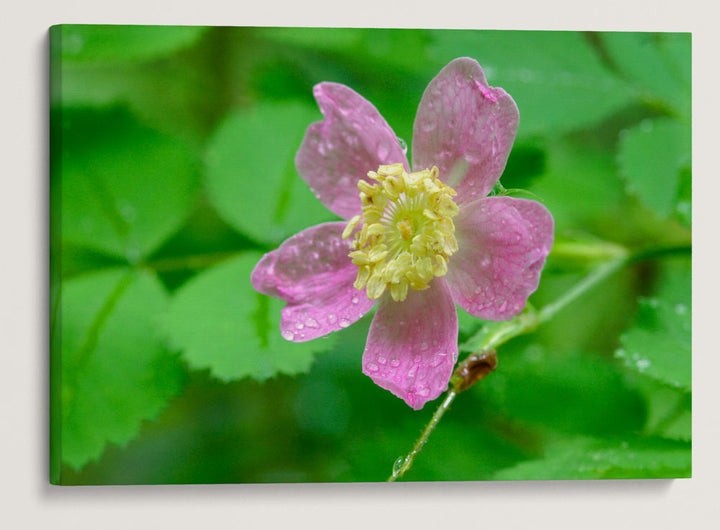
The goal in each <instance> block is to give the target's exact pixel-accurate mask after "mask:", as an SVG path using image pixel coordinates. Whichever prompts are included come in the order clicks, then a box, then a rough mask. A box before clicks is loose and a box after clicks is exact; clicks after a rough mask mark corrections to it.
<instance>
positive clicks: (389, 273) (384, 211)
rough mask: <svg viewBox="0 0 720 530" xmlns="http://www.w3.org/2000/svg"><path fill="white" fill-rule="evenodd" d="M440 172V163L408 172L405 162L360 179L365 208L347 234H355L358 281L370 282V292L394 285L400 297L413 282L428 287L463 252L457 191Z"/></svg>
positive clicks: (374, 295)
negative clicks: (459, 241) (457, 219)
mask: <svg viewBox="0 0 720 530" xmlns="http://www.w3.org/2000/svg"><path fill="white" fill-rule="evenodd" d="M438 174H439V172H438V169H437V167H433V168H432V169H425V170H423V171H417V172H414V173H407V172H406V171H405V168H404V167H403V165H402V164H392V165H387V166H380V167H379V168H378V170H377V172H376V171H370V172H368V174H367V177H368V179H369V180H360V181H359V182H358V189H359V190H360V201H361V204H362V214H361V215H357V216H355V217H353V218H352V219H350V221H349V222H348V224H347V226H346V227H345V230H344V231H343V234H342V236H343V238H344V239H347V238H349V237H350V236H351V235H352V234H353V233H354V234H355V236H354V239H353V241H352V243H351V247H352V249H353V250H352V251H351V252H350V254H349V256H350V258H352V261H353V263H354V264H355V265H357V266H358V273H357V279H356V280H355V283H354V286H355V288H356V289H363V288H365V292H366V294H367V296H368V298H370V299H377V298H380V297H381V296H382V295H383V293H385V291H389V293H390V296H392V298H393V300H396V301H398V302H400V301H403V300H405V299H406V298H407V294H408V288H412V289H416V290H421V289H427V288H428V287H429V286H430V282H431V281H432V279H433V278H435V277H438V276H445V274H447V269H448V260H449V258H450V256H452V255H453V254H454V253H455V252H457V241H456V239H455V225H454V224H453V221H452V218H453V217H455V215H457V213H458V207H457V204H455V201H453V199H452V197H454V196H455V195H457V193H456V192H455V190H454V189H452V188H451V187H450V186H448V185H446V184H444V183H443V182H442V181H441V180H440V179H439V178H438ZM372 181H375V183H372ZM361 223H362V228H360V229H359V230H357V228H358V227H359V226H360V224H361Z"/></svg>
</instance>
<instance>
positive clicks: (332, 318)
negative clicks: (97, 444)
mask: <svg viewBox="0 0 720 530" xmlns="http://www.w3.org/2000/svg"><path fill="white" fill-rule="evenodd" d="M327 318H328V322H330V323H331V324H334V323H335V322H337V316H336V315H335V313H330V314H329V315H328V317H327Z"/></svg>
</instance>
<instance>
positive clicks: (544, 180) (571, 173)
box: [501, 135, 624, 237]
mask: <svg viewBox="0 0 720 530" xmlns="http://www.w3.org/2000/svg"><path fill="white" fill-rule="evenodd" d="M546 153H547V156H546V160H545V163H544V170H545V171H544V172H543V174H542V175H541V176H540V177H539V178H536V179H535V180H533V181H532V182H531V184H530V186H529V189H530V191H532V192H533V193H535V194H536V195H537V196H538V197H540V198H542V200H543V204H544V205H545V206H546V207H547V208H548V209H549V210H550V211H551V212H552V214H553V217H554V219H555V226H556V232H557V233H562V232H563V231H565V230H568V229H571V230H574V231H576V230H577V229H578V228H585V229H592V233H594V234H596V235H598V236H599V237H603V234H602V233H598V225H599V228H601V229H602V228H604V229H605V230H607V231H608V232H609V234H608V235H613V236H615V235H616V234H617V230H616V226H615V224H617V223H622V222H623V220H622V219H621V218H620V216H619V215H618V214H619V212H620V211H621V210H620V208H621V206H622V203H623V197H624V187H623V182H622V179H620V178H619V177H618V175H617V168H616V167H615V165H614V164H613V160H612V158H611V157H609V156H608V152H607V150H606V149H605V148H604V147H603V146H598V145H596V144H594V143H593V140H592V139H588V138H587V137H582V136H580V135H568V136H566V137H564V138H559V139H551V140H549V141H547V145H546ZM501 182H504V181H503V180H501ZM506 187H508V186H506Z"/></svg>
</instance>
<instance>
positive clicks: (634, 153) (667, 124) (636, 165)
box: [618, 118, 690, 218]
mask: <svg viewBox="0 0 720 530" xmlns="http://www.w3.org/2000/svg"><path fill="white" fill-rule="evenodd" d="M618 165H619V166H620V172H621V174H622V176H623V177H624V178H625V181H626V185H627V189H628V191H629V192H630V193H632V194H634V195H637V196H638V197H639V198H640V200H642V202H643V203H645V204H646V205H647V206H649V207H650V208H652V210H653V211H654V212H655V213H656V214H657V215H658V216H659V217H662V218H664V217H667V216H669V215H670V213H671V212H672V211H673V209H674V208H676V205H677V203H678V199H680V200H682V201H685V202H687V201H688V199H689V197H687V195H688V193H687V192H684V193H682V196H679V193H680V192H681V189H680V177H681V173H682V172H685V171H687V170H689V168H690V127H688V126H685V125H683V124H681V123H679V122H677V121H675V120H672V119H668V118H660V119H656V120H644V121H643V122H641V123H640V124H639V125H637V126H635V127H633V128H631V129H628V130H626V131H623V132H622V133H621V135H620V147H619V152H618ZM681 208H685V209H688V207H687V206H684V207H681Z"/></svg>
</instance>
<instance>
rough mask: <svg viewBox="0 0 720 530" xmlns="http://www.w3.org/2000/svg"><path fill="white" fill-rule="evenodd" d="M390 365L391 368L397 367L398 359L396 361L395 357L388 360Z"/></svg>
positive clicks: (398, 364)
mask: <svg viewBox="0 0 720 530" xmlns="http://www.w3.org/2000/svg"><path fill="white" fill-rule="evenodd" d="M390 366H392V367H393V368H397V367H398V366H400V361H398V360H397V359H393V360H392V361H390Z"/></svg>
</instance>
